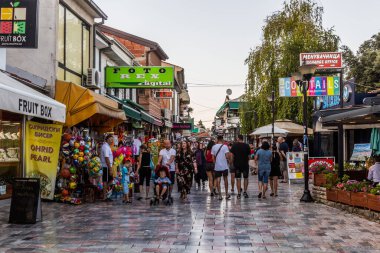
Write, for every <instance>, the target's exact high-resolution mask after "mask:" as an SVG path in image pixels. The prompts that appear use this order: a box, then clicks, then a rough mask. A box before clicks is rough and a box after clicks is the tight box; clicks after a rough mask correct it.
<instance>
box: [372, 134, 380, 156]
mask: <svg viewBox="0 0 380 253" xmlns="http://www.w3.org/2000/svg"><path fill="white" fill-rule="evenodd" d="M371 149H372V152H373V154H374V155H380V131H379V129H378V128H372V132H371Z"/></svg>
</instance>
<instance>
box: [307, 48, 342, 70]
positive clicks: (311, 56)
mask: <svg viewBox="0 0 380 253" xmlns="http://www.w3.org/2000/svg"><path fill="white" fill-rule="evenodd" d="M305 64H315V65H317V66H318V68H319V69H337V68H342V53H338V52H320V53H301V54H300V65H305Z"/></svg>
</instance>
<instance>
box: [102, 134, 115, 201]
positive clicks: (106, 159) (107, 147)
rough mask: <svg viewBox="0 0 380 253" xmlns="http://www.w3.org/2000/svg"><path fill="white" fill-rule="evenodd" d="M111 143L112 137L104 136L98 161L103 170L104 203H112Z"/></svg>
mask: <svg viewBox="0 0 380 253" xmlns="http://www.w3.org/2000/svg"><path fill="white" fill-rule="evenodd" d="M112 143H113V135H112V134H109V135H107V136H106V139H105V142H104V144H103V145H102V149H101V151H100V161H101V164H102V168H103V193H104V200H105V201H112V199H111V193H112V190H110V189H109V188H110V184H111V182H112V181H113V174H112V165H113V153H112V149H111V145H112Z"/></svg>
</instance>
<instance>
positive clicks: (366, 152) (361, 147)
mask: <svg viewBox="0 0 380 253" xmlns="http://www.w3.org/2000/svg"><path fill="white" fill-rule="evenodd" d="M371 154H372V149H371V144H370V143H360V144H354V150H353V151H352V155H351V159H350V161H357V162H360V161H361V162H364V161H365V160H366V158H368V157H370V156H371Z"/></svg>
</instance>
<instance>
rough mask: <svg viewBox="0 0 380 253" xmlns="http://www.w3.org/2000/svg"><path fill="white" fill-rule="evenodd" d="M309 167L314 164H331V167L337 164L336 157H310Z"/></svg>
mask: <svg viewBox="0 0 380 253" xmlns="http://www.w3.org/2000/svg"><path fill="white" fill-rule="evenodd" d="M308 164H309V169H311V168H312V167H313V166H325V167H326V166H329V167H330V168H331V169H333V168H334V166H335V157H309V160H308Z"/></svg>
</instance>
